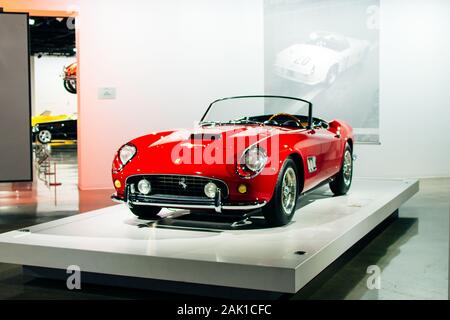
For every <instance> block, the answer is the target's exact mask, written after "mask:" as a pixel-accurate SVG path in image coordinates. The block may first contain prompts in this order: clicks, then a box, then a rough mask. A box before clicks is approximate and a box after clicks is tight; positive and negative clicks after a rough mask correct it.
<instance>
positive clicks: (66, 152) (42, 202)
mask: <svg viewBox="0 0 450 320" xmlns="http://www.w3.org/2000/svg"><path fill="white" fill-rule="evenodd" d="M34 159H35V161H34V163H35V165H34V170H33V173H34V179H33V180H34V181H33V182H18V183H2V184H0V232H6V231H10V230H15V229H19V228H22V227H25V226H29V225H34V224H38V223H43V222H47V221H50V220H55V219H59V218H63V217H67V216H70V215H73V214H78V213H83V212H87V211H91V210H95V209H99V208H104V207H107V206H110V205H113V204H114V203H113V202H111V200H110V194H111V193H112V191H113V190H94V191H80V190H79V189H78V161H77V149H76V147H74V146H67V147H64V146H62V147H54V148H52V149H50V150H49V157H48V159H46V160H45V161H43V162H42V163H41V164H40V165H39V164H38V162H39V161H40V160H41V159H42V158H40V157H36V156H35V157H34ZM46 162H49V164H50V168H49V171H47V172H49V173H53V172H54V171H55V167H56V177H55V176H54V175H46V174H45V170H43V169H42V167H43V165H44V163H46ZM49 182H57V183H60V184H61V185H58V186H52V185H50V184H49Z"/></svg>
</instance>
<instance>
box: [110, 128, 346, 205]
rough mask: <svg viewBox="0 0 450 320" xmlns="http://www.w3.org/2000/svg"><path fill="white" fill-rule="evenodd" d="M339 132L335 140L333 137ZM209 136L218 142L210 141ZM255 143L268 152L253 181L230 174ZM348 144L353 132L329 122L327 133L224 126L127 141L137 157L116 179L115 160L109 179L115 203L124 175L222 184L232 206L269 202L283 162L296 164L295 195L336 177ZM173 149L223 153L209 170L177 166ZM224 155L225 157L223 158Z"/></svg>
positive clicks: (203, 164) (121, 192)
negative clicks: (243, 189)
mask: <svg viewBox="0 0 450 320" xmlns="http://www.w3.org/2000/svg"><path fill="white" fill-rule="evenodd" d="M339 130H340V136H339V135H337V133H338V131H339ZM192 133H195V137H198V138H201V137H203V138H204V139H194V140H191V138H192V136H191V134H192ZM212 136H216V137H220V138H219V139H218V140H213V139H212V138H211V137H212ZM252 139H253V140H252ZM255 139H258V141H261V143H264V145H265V146H267V147H268V149H267V155H268V157H269V161H268V163H267V164H266V166H265V168H264V170H263V171H262V172H261V173H260V174H259V175H257V176H256V177H254V178H252V179H244V178H241V177H240V176H239V175H238V174H237V173H236V159H238V158H239V156H240V155H241V154H242V152H243V151H244V150H245V149H246V148H247V147H248V146H250V145H251V144H252V143H254V142H256V140H255ZM348 140H350V141H349V142H350V144H352V143H353V130H352V128H351V127H350V126H349V125H348V124H346V123H345V122H344V121H340V120H333V121H331V122H330V123H329V128H328V129H323V128H320V129H311V130H307V129H289V128H283V127H275V126H268V125H267V126H259V125H227V126H217V127H203V128H196V129H191V130H186V129H180V130H174V131H164V132H157V133H153V134H149V135H146V136H142V137H139V138H136V139H134V140H132V141H130V143H132V144H133V145H135V146H136V148H137V150H138V151H137V153H136V155H135V156H134V158H133V159H132V160H131V161H130V162H129V163H128V164H126V165H125V167H124V168H123V169H122V170H121V171H120V172H118V173H114V171H117V170H118V169H119V167H120V166H121V162H120V160H119V159H118V156H117V155H116V157H115V159H114V162H113V174H112V178H113V181H115V180H119V181H120V182H121V185H122V187H121V188H116V191H117V196H118V197H119V198H123V196H124V186H125V180H126V178H127V177H129V176H130V175H136V174H180V175H199V176H205V177H211V178H216V179H220V180H223V181H224V182H225V183H227V185H228V188H229V191H230V196H229V199H228V201H229V202H232V203H237V202H246V201H249V202H250V201H269V200H270V199H271V197H272V194H273V192H274V189H275V184H276V180H277V177H278V172H279V169H280V168H281V165H282V163H283V162H284V161H285V160H286V158H287V157H289V156H294V157H296V158H297V159H301V162H302V163H301V165H302V167H303V170H302V171H303V172H302V173H303V179H304V180H303V182H304V183H301V184H303V189H302V191H301V192H306V191H308V190H310V189H311V188H313V187H315V186H317V185H318V184H320V183H321V182H322V181H324V180H326V179H328V178H331V177H333V176H334V175H335V174H336V173H338V171H339V170H340V167H341V164H342V156H343V154H344V148H345V144H346V142H347V141H348ZM237 143H241V144H242V145H238V144H237ZM272 146H274V147H275V146H276V148H272ZM174 148H178V149H180V150H183V151H185V152H188V151H190V150H198V149H200V150H201V152H199V154H204V153H210V152H211V150H216V151H217V152H218V153H221V152H222V153H223V156H221V157H219V158H221V159H222V160H223V161H221V162H222V163H213V164H209V163H207V162H205V159H203V161H202V162H201V163H197V164H186V163H178V164H177V163H176V162H177V161H176V159H177V157H175V158H174V159H173V157H172V153H173V151H174ZM227 149H228V150H229V152H228V153H227V152H225V151H226V150H227ZM308 157H316V167H317V170H316V171H315V172H312V173H310V172H309V171H308V164H307V159H308ZM276 159H278V161H277V160H276ZM277 164H278V165H277ZM241 183H245V184H247V186H248V192H247V193H246V194H240V193H238V192H237V187H238V185H239V184H241Z"/></svg>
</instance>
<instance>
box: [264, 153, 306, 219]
mask: <svg viewBox="0 0 450 320" xmlns="http://www.w3.org/2000/svg"><path fill="white" fill-rule="evenodd" d="M298 177H299V175H298V171H297V167H296V165H295V163H294V160H292V159H291V158H287V159H286V161H285V162H284V164H283V166H282V168H281V170H280V174H279V175H278V179H277V184H276V186H275V190H274V194H273V197H272V199H271V200H270V202H269V203H268V204H267V205H265V206H264V207H263V210H262V211H263V214H264V218H265V219H266V222H267V223H268V224H269V225H270V226H272V227H279V226H284V225H286V224H288V223H289V222H290V221H291V220H292V217H293V216H294V214H295V208H296V206H297V200H298V193H299V187H298V186H299V183H298ZM285 179H287V180H285ZM284 181H286V182H288V186H289V185H291V189H290V190H288V189H286V190H285V192H286V193H283V185H284ZM292 182H294V184H292ZM288 191H290V193H289V195H287V192H288ZM286 196H288V197H290V198H289V199H286V202H285V203H284V204H283V197H286ZM287 203H288V204H289V205H286V204H287Z"/></svg>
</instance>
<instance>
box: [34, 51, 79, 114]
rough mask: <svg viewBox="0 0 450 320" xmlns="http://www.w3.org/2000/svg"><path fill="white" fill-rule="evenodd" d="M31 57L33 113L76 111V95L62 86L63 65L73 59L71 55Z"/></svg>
mask: <svg viewBox="0 0 450 320" xmlns="http://www.w3.org/2000/svg"><path fill="white" fill-rule="evenodd" d="M32 59H33V65H34V68H33V70H34V71H33V72H32V76H33V78H32V81H33V88H34V90H33V95H34V97H33V103H34V105H33V115H34V116H35V115H39V114H41V113H42V112H44V111H46V110H49V111H52V114H53V115H59V114H72V113H74V112H77V96H76V95H74V94H71V93H69V92H67V91H66V89H64V87H63V80H62V78H61V73H62V71H63V67H65V66H68V65H69V64H71V63H72V62H74V61H75V58H74V57H72V58H70V57H54V56H42V57H41V58H38V57H37V56H34V57H32Z"/></svg>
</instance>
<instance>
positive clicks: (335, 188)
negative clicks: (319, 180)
mask: <svg viewBox="0 0 450 320" xmlns="http://www.w3.org/2000/svg"><path fill="white" fill-rule="evenodd" d="M352 178H353V155H352V148H351V147H350V145H349V144H348V143H347V144H346V145H345V149H344V154H343V156H342V164H341V170H340V171H339V172H338V174H337V175H336V176H335V177H334V180H333V181H331V182H330V189H331V191H332V192H333V193H334V195H336V196H342V195H344V194H346V193H347V192H348V190H349V189H350V186H351V185H352Z"/></svg>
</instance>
